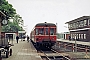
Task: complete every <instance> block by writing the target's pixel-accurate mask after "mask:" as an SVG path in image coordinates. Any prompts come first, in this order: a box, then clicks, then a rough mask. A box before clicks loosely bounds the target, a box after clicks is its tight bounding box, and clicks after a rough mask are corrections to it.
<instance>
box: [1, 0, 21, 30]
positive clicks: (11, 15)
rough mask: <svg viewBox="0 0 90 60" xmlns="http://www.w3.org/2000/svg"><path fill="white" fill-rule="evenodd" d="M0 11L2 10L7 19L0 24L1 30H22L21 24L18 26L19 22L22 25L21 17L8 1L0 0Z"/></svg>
mask: <svg viewBox="0 0 90 60" xmlns="http://www.w3.org/2000/svg"><path fill="white" fill-rule="evenodd" d="M0 11H2V12H3V13H4V14H5V15H6V20H8V24H7V25H5V26H2V31H4V32H9V31H13V32H17V31H18V30H23V28H21V27H22V26H20V24H21V25H23V20H22V17H20V15H19V14H17V13H16V10H15V9H14V8H13V6H12V5H11V4H9V3H8V1H6V0H0ZM11 19H12V20H13V22H11V21H10V20H11Z"/></svg>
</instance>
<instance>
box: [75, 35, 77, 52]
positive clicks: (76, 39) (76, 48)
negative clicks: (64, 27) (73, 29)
mask: <svg viewBox="0 0 90 60" xmlns="http://www.w3.org/2000/svg"><path fill="white" fill-rule="evenodd" d="M76 40H77V36H76V34H75V52H77V42H76Z"/></svg>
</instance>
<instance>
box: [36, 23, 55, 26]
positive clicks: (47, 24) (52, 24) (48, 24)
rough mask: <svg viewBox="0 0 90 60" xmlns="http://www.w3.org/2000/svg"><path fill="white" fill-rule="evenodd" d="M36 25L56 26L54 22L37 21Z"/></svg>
mask: <svg viewBox="0 0 90 60" xmlns="http://www.w3.org/2000/svg"><path fill="white" fill-rule="evenodd" d="M36 26H56V25H55V24H54V23H38V24H36Z"/></svg>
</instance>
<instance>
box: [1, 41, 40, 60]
mask: <svg viewBox="0 0 90 60" xmlns="http://www.w3.org/2000/svg"><path fill="white" fill-rule="evenodd" d="M13 44H14V46H12V47H11V48H12V49H13V53H12V56H10V57H9V58H4V57H3V58H2V60H41V57H40V56H39V55H38V54H37V51H36V50H35V48H34V47H33V45H32V43H31V42H29V43H28V42H27V41H21V40H20V41H19V43H18V44H17V43H16V41H15V40H14V42H13Z"/></svg>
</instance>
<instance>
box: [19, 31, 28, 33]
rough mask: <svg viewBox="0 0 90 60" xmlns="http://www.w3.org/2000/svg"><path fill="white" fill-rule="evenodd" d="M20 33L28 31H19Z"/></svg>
mask: <svg viewBox="0 0 90 60" xmlns="http://www.w3.org/2000/svg"><path fill="white" fill-rule="evenodd" d="M18 33H26V31H18Z"/></svg>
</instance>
